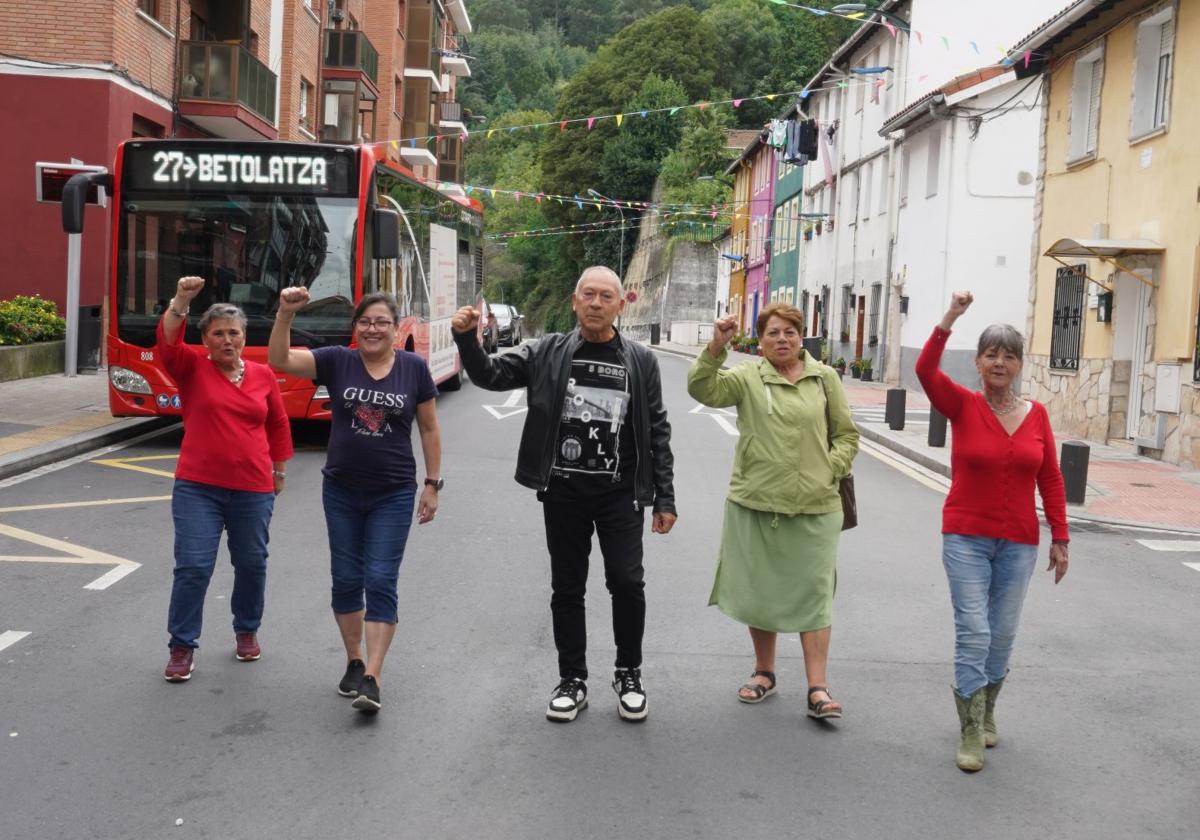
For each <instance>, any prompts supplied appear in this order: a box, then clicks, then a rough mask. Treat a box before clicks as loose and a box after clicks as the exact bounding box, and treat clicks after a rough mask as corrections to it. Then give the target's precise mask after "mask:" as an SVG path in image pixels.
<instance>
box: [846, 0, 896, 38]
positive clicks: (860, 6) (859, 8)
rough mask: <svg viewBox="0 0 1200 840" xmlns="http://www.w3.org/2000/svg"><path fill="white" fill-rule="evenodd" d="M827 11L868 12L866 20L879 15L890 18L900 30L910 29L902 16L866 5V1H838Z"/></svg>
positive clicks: (849, 13) (847, 13)
mask: <svg viewBox="0 0 1200 840" xmlns="http://www.w3.org/2000/svg"><path fill="white" fill-rule="evenodd" d="M829 11H831V12H833V13H834V14H835V15H852V14H854V13H856V12H870V14H868V15H867V16H866V18H865V19H866V20H870V19H871V15H879V16H880V17H881V18H885V19H886V20H890V21H891V22H892V23H894V24H895V25H896V28H897V29H899V30H900V31H901V32H908V31H909V30H910V26H909V23H908V21H906V20H905V19H904V18H902V17H899V16H898V15H894V14H892V13H891V12H885V11H883V10H882V9H876V8H873V7H871V6H868V5H867V4H866V3H839V4H838V5H836V6H834V7H833V8H832V9H830V10H829Z"/></svg>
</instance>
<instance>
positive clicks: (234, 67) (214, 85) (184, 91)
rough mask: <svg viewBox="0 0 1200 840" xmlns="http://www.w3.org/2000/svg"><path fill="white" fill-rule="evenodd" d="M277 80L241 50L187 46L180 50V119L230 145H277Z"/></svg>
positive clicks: (207, 44) (213, 44) (217, 44)
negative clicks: (262, 142)
mask: <svg viewBox="0 0 1200 840" xmlns="http://www.w3.org/2000/svg"><path fill="white" fill-rule="evenodd" d="M276 84H277V80H276V77H275V74H274V73H272V72H271V71H270V70H268V69H267V67H266V65H265V64H263V63H262V62H260V61H259V60H258V59H256V58H255V57H254V56H253V55H251V54H250V52H249V51H248V50H246V48H245V47H242V46H240V45H239V44H226V43H222V42H219V41H184V42H182V43H181V44H180V49H179V113H180V114H181V115H182V116H184V117H187V118H188V119H189V120H190V121H191V122H193V123H195V124H196V125H198V126H200V128H202V129H204V130H205V131H208V132H211V133H212V134H214V135H216V136H217V137H225V138H229V139H232V140H262V139H264V138H265V139H268V140H274V139H276V138H277V137H278V136H279V135H278V132H277V131H276V130H275V86H276Z"/></svg>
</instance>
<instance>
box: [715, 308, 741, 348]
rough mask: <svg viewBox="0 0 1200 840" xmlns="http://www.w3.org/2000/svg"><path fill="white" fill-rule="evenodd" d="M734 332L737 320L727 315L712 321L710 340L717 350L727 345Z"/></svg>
mask: <svg viewBox="0 0 1200 840" xmlns="http://www.w3.org/2000/svg"><path fill="white" fill-rule="evenodd" d="M735 332H737V318H735V317H734V316H732V315H727V316H726V317H724V318H718V319H717V320H715V321H713V337H712V340H713V343H714V344H715V345H716V346H717V347H718V349H719V348H722V347H724V346H725V345H726V344H728V343H729V340H730V339H732V338H733V334H734V333H735Z"/></svg>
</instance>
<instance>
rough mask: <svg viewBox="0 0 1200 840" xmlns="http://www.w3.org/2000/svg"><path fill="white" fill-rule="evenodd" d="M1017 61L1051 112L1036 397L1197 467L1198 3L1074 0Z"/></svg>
mask: <svg viewBox="0 0 1200 840" xmlns="http://www.w3.org/2000/svg"><path fill="white" fill-rule="evenodd" d="M1012 55H1013V57H1014V58H1015V59H1016V66H1017V71H1018V75H1020V76H1026V77H1039V76H1040V79H1037V78H1035V79H1034V80H1033V83H1034V84H1041V85H1042V86H1043V87H1042V97H1041V101H1042V102H1043V103H1044V104H1043V109H1044V112H1043V132H1042V160H1041V168H1042V171H1041V180H1040V189H1039V201H1038V210H1037V212H1038V213H1039V215H1040V219H1039V232H1038V235H1037V237H1036V238H1035V247H1036V251H1035V253H1034V255H1033V263H1034V269H1033V271H1034V283H1033V287H1032V289H1031V305H1030V314H1029V322H1028V323H1027V325H1026V327H1027V331H1028V333H1029V337H1030V342H1029V355H1028V357H1027V358H1026V362H1025V382H1026V386H1027V388H1028V393H1029V396H1031V397H1032V398H1034V399H1036V400H1039V401H1040V402H1043V403H1044V404H1045V405H1046V407H1047V409H1049V411H1050V416H1051V419H1052V420H1053V423H1054V426H1055V428H1056V429H1058V430H1059V431H1060V433H1063V434H1066V435H1070V436H1076V437H1082V438H1086V439H1089V440H1093V441H1099V442H1110V443H1118V442H1129V443H1130V445H1131V446H1135V447H1136V448H1137V450H1138V451H1139V452H1141V453H1142V454H1145V455H1150V456H1152V457H1157V458H1161V459H1162V460H1164V461H1168V462H1171V463H1177V464H1182V465H1186V466H1191V467H1200V360H1198V359H1197V346H1198V345H1197V342H1198V339H1200V335H1198V332H1197V284H1198V282H1200V142H1197V137H1198V136H1200V108H1198V107H1197V106H1196V103H1195V101H1194V96H1193V94H1194V85H1189V82H1190V81H1191V80H1194V79H1196V78H1200V0H1169V2H1145V0H1127V2H1120V0H1115V1H1114V0H1108V1H1107V2H1105V1H1102V2H1096V0H1077V2H1073V3H1072V4H1071V5H1069V6H1067V7H1066V8H1065V9H1064V10H1062V11H1061V12H1060V13H1059V14H1058V15H1057V16H1055V17H1054V18H1052V19H1051V20H1049V21H1047V22H1046V23H1045V24H1043V25H1042V26H1041V27H1040V28H1039V29H1037V30H1035V31H1034V32H1033V33H1032V34H1030V35H1029V36H1028V37H1027V38H1026V39H1025V40H1024V41H1023V42H1021V43H1020V44H1018V45H1017V46H1016V48H1015V52H1014V53H1013V54H1012ZM1189 87H1193V90H1189Z"/></svg>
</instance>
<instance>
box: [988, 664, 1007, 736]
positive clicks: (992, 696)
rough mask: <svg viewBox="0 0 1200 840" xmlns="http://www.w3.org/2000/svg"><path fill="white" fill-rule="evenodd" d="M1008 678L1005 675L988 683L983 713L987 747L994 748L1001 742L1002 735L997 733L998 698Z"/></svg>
mask: <svg viewBox="0 0 1200 840" xmlns="http://www.w3.org/2000/svg"><path fill="white" fill-rule="evenodd" d="M1007 678H1008V674H1005V675H1004V676H1003V677H1001V678H1000V679H998V680H996V681H995V682H994V683H988V686H987V688H985V689H984V691H985V692H987V703H986V704H985V706H984V711H983V744H984V746H986V747H994V746H996V744H998V743H999V742H1000V734H999V733H998V732H997V731H996V698H997V697H999V696H1000V689H1001V688H1003V687H1004V680H1005V679H1007Z"/></svg>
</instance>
